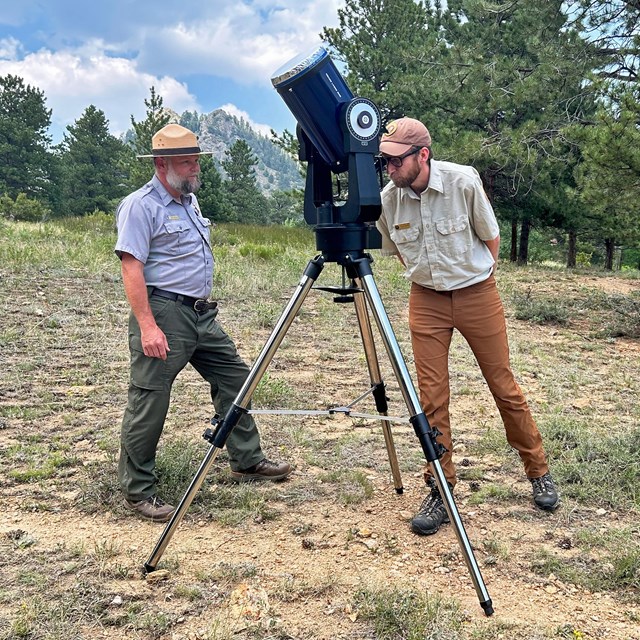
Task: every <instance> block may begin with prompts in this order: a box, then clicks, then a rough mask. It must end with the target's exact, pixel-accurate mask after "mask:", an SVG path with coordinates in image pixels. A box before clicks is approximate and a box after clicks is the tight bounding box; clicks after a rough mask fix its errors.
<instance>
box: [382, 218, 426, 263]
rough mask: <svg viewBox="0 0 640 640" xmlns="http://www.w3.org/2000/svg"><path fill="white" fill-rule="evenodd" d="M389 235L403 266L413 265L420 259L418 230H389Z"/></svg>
mask: <svg viewBox="0 0 640 640" xmlns="http://www.w3.org/2000/svg"><path fill="white" fill-rule="evenodd" d="M389 235H390V236H391V240H393V242H394V244H395V245H396V247H398V251H399V252H400V256H401V257H402V259H403V260H404V262H405V265H406V266H407V267H408V266H409V265H415V264H416V263H417V262H418V260H419V258H420V245H421V242H420V229H419V228H418V227H409V228H408V229H395V228H393V229H391V231H390V233H389Z"/></svg>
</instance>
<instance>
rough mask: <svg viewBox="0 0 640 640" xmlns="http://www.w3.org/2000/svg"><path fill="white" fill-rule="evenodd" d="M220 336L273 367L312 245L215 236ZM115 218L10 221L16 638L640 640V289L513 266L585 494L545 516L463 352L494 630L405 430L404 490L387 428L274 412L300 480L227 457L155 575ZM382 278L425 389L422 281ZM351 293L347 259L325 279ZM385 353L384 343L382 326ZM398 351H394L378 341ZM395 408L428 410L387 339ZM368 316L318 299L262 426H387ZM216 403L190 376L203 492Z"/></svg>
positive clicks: (11, 569) (171, 428)
mask: <svg viewBox="0 0 640 640" xmlns="http://www.w3.org/2000/svg"><path fill="white" fill-rule="evenodd" d="M212 236H213V245H214V253H215V257H216V274H215V278H214V293H213V297H215V299H216V300H218V304H219V307H220V313H219V316H218V319H219V321H220V323H221V324H222V326H223V327H224V329H225V330H226V331H227V333H229V334H230V335H231V336H232V337H233V338H234V340H235V341H236V344H237V346H238V349H239V352H240V354H241V355H242V356H243V357H244V359H245V360H246V361H247V362H248V363H249V364H250V363H251V362H253V360H254V359H255V358H256V356H257V355H258V353H259V352H260V350H261V348H262V346H263V345H264V343H265V341H266V340H267V339H268V337H269V335H270V333H271V331H272V329H273V326H274V324H275V322H276V321H277V319H278V318H279V316H280V314H281V312H282V309H283V308H284V306H285V304H286V303H287V301H288V300H289V298H290V296H291V295H292V293H293V291H294V289H295V287H296V285H297V284H298V282H299V280H300V277H301V275H302V273H303V271H304V268H305V267H306V265H307V262H308V261H309V260H310V259H311V258H313V257H314V256H315V255H316V253H317V252H316V250H315V244H314V235H313V233H312V231H311V230H310V229H308V228H287V227H249V226H239V225H218V226H216V227H215V228H214V230H213V232H212ZM114 242H115V230H114V227H113V219H112V218H111V217H109V216H107V215H103V214H97V215H94V216H87V217H85V218H73V219H65V220H57V221H55V220H54V221H50V222H44V223H25V222H12V221H8V220H2V219H0V287H1V289H0V366H1V375H0V496H1V504H2V510H1V516H0V574H1V575H2V580H1V581H0V638H3V639H11V640H14V639H18V638H25V639H26V638H29V639H43V640H44V639H46V640H59V639H60V640H61V639H62V638H64V639H65V640H75V639H81V638H82V639H84V638H110V639H121V638H122V639H124V638H127V639H129V638H144V639H148V638H152V639H160V638H162V639H164V638H166V639H173V640H179V639H183V640H187V639H189V640H192V639H198V640H227V639H231V638H238V639H261V640H266V639H279V640H285V639H292V640H293V639H295V640H310V639H326V640H329V639H331V640H334V639H341V640H356V639H365V638H366V639H369V638H370V639H374V638H375V639H382V640H400V639H411V640H418V639H421V640H422V639H425V640H426V639H433V640H436V639H438V640H463V639H464V640H467V639H468V640H498V639H502V638H504V639H507V638H508V639H512V638H518V639H528V640H547V639H549V640H551V639H572V640H596V639H598V640H605V639H606V640H640V402H639V400H638V398H640V375H639V374H640V367H639V365H638V362H639V358H640V273H638V272H637V271H633V270H627V271H625V272H615V273H610V272H604V271H599V270H597V269H594V268H580V269H576V270H566V269H565V268H563V267H562V266H560V265H557V264H552V263H544V264H538V265H532V266H527V267H516V266H513V265H511V264H509V263H507V262H504V261H503V262H501V263H500V265H499V268H498V271H497V276H496V277H497V279H498V285H499V288H500V291H501V293H502V296H503V301H504V304H505V310H506V314H507V321H508V326H509V335H510V341H511V355H512V365H513V369H514V371H515V373H516V377H517V378H518V381H519V382H520V385H521V386H522V388H523V390H524V392H525V395H526V396H527V399H528V401H529V403H530V405H531V407H532V409H533V412H534V415H535V417H536V420H537V422H538V425H539V428H540V431H541V432H542V434H543V438H544V442H545V449H546V451H547V454H548V457H549V459H550V463H551V470H552V473H553V475H554V478H555V479H556V481H557V483H558V485H559V488H560V491H561V496H562V504H561V507H560V508H559V509H558V510H557V511H556V512H554V513H541V512H539V511H537V510H536V509H535V508H534V507H533V505H532V503H531V498H530V486H529V483H528V482H527V480H526V478H524V474H523V472H522V466H521V464H520V462H519V459H518V457H517V456H516V455H515V454H514V452H513V451H512V450H511V449H510V448H509V447H508V445H507V443H506V440H505V437H504V431H503V429H502V425H501V422H500V417H499V415H498V412H497V410H496V408H495V405H494V404H493V402H492V399H491V397H490V394H489V392H488V390H487V388H486V384H485V383H484V380H483V379H482V376H481V374H480V371H479V369H478V367H477V365H476V363H475V361H474V360H473V356H472V354H471V352H470V350H469V349H468V347H467V346H466V344H465V343H464V341H463V340H462V339H460V337H459V336H456V337H455V339H454V343H453V347H452V352H451V359H450V360H451V362H450V368H451V388H452V406H451V409H452V422H453V432H454V437H455V447H454V458H455V460H456V462H457V465H458V472H459V478H460V481H459V483H458V486H457V487H456V491H455V496H454V497H455V499H456V504H457V506H458V509H459V511H460V514H461V517H462V520H463V522H464V525H465V528H466V530H467V533H468V535H469V538H470V540H471V542H472V544H473V548H474V553H475V554H476V558H477V560H478V563H479V566H480V569H481V572H482V575H483V577H484V579H485V582H486V584H487V589H488V591H489V593H490V595H491V597H492V599H493V602H494V608H495V614H494V615H493V616H491V617H489V618H487V617H485V616H484V615H483V614H482V611H481V609H480V607H479V606H478V602H477V597H476V594H475V592H474V589H473V586H472V584H471V581H470V578H469V574H468V571H467V568H466V566H465V564H464V562H463V559H462V555H461V553H460V551H459V548H458V544H457V541H456V539H455V536H454V533H453V531H452V530H451V527H445V528H443V530H442V531H441V532H439V533H438V534H437V535H436V536H433V537H430V538H419V537H416V536H414V535H413V534H412V533H411V532H410V530H409V525H408V522H407V520H408V519H410V517H411V515H412V513H413V512H414V511H415V509H416V508H417V507H418V505H419V504H420V502H421V500H422V498H423V497H424V483H423V481H422V472H421V469H422V466H423V463H424V458H423V455H422V452H421V450H420V447H419V445H418V441H417V439H416V437H415V435H414V433H413V430H412V428H411V427H410V425H408V424H407V423H406V422H400V421H398V422H397V423H394V426H393V437H394V443H395V447H396V449H397V454H398V460H399V464H400V471H401V474H402V480H403V483H404V491H403V492H402V493H401V494H398V493H397V492H396V491H394V486H393V481H392V478H391V474H390V469H389V462H388V458H387V452H386V449H385V446H384V440H383V437H382V433H381V429H380V425H379V421H378V420H376V419H375V417H365V418H362V417H357V418H352V417H347V416H344V415H340V414H338V415H318V414H309V415H302V414H284V415H282V414H275V413H264V414H258V415H257V420H258V424H259V427H260V431H261V434H262V439H263V443H264V447H265V450H266V451H267V453H268V455H270V456H271V457H273V458H278V459H287V460H289V461H291V462H292V463H293V464H294V465H295V472H294V474H293V475H292V477H291V478H290V479H289V480H287V481H285V482H283V483H278V484H269V485H253V484H246V485H236V484H233V483H231V482H230V481H229V479H228V477H227V470H228V467H227V464H226V458H225V456H226V453H225V452H224V450H223V451H222V452H221V453H220V455H219V456H218V458H217V460H216V461H215V463H214V466H213V468H212V469H211V471H210V473H209V474H208V476H207V478H206V480H205V483H204V484H203V486H202V488H201V489H200V491H199V492H198V494H197V496H196V498H195V500H194V503H193V504H192V505H191V508H190V510H189V512H188V513H187V515H186V517H185V519H184V520H183V522H182V523H181V525H180V527H179V528H178V530H177V532H176V534H175V536H174V538H173V539H172V540H171V542H170V544H169V545H168V547H167V550H166V552H165V554H164V556H163V558H162V560H161V562H160V564H159V566H158V569H159V570H158V571H157V572H154V573H152V574H149V575H148V576H146V575H145V574H144V572H143V571H142V565H143V563H144V562H145V560H146V559H147V557H148V555H149V553H150V552H151V550H152V549H153V547H154V545H155V543H156V541H157V539H158V537H159V536H160V534H161V532H162V525H157V524H153V523H148V522H143V521H141V520H138V519H136V517H135V516H133V515H132V514H131V513H129V512H127V511H126V510H125V509H124V507H123V505H122V499H121V496H120V494H119V490H118V487H117V482H116V466H117V458H118V447H119V428H120V420H121V417H122V412H123V409H124V405H125V403H126V389H127V383H128V349H127V316H128V304H127V302H126V299H125V296H124V292H123V288H122V281H121V277H120V272H119V262H118V260H117V258H116V257H115V256H114V254H113V245H114ZM372 254H373V259H374V262H373V271H374V277H375V280H376V283H377V286H378V289H379V291H380V294H381V297H382V299H383V301H384V303H385V308H386V311H387V313H388V316H389V319H390V321H391V323H392V326H393V328H394V331H395V333H396V337H397V340H398V344H399V345H400V348H401V350H402V352H403V354H404V357H405V360H406V362H407V365H408V367H409V370H410V372H411V374H412V375H413V373H414V370H413V362H412V357H411V345H410V340H409V335H408V328H407V293H408V284H407V282H406V281H405V279H404V278H403V276H402V269H401V266H400V264H399V263H398V262H397V261H396V260H393V259H390V258H382V257H380V256H379V255H378V254H377V252H376V251H373V252H372ZM341 283H342V273H341V271H340V268H339V267H338V266H337V265H334V264H328V265H327V266H326V268H325V270H324V272H323V273H322V275H321V277H320V278H319V281H318V283H317V284H318V285H321V286H337V285H341ZM374 335H375V337H376V340H377V332H376V331H375V327H374ZM378 342H379V341H378ZM377 349H378V357H379V360H380V366H381V369H382V373H383V378H384V381H385V384H386V386H387V395H388V396H389V414H390V415H392V416H399V417H401V416H405V415H406V407H405V406H403V402H402V398H401V394H400V392H399V390H398V389H397V385H396V381H395V379H394V376H393V372H392V371H391V369H390V366H389V364H388V361H387V358H386V354H385V353H384V349H383V346H382V344H381V343H379V344H377ZM368 388H369V376H368V371H367V363H366V358H365V355H364V353H363V348H362V342H361V339H360V335H359V331H358V325H357V322H356V318H355V314H354V310H353V306H352V305H350V304H336V303H335V302H334V300H333V295H332V294H331V293H327V292H326V291H322V290H318V289H314V290H312V291H311V292H310V294H309V296H308V298H307V299H306V300H305V302H304V304H303V306H302V308H301V310H300V313H299V314H298V317H297V318H296V320H295V321H294V323H293V324H292V326H291V328H290V329H289V331H288V332H287V334H286V336H285V339H284V340H283V343H282V345H281V346H280V348H279V349H278V351H277V353H276V355H275V357H274V359H273V362H272V363H271V365H270V367H269V368H268V370H267V372H266V373H265V375H264V376H263V378H262V379H261V381H260V384H259V386H258V388H257V390H256V393H255V394H254V397H253V399H252V406H253V408H254V409H255V410H264V411H273V410H276V409H282V410H286V411H289V412H292V411H298V410H310V411H317V410H327V409H329V408H332V407H342V406H346V405H348V404H349V403H351V402H353V401H354V400H355V399H357V398H359V397H360V396H361V395H363V399H362V400H361V401H359V402H358V404H357V406H356V410H357V411H360V412H363V413H366V414H373V413H375V404H374V403H373V401H372V399H371V397H370V396H367V395H364V394H366V391H367V390H368ZM211 415H212V407H211V403H210V399H209V395H208V391H207V389H206V386H205V384H204V382H203V381H202V380H201V379H200V378H199V377H198V375H197V374H196V373H195V371H194V370H192V369H191V368H190V367H188V368H187V369H185V371H183V372H182V374H181V375H180V376H179V378H178V380H177V381H176V384H175V386H174V390H173V397H172V404H171V408H170V413H169V416H168V419H167V424H166V427H165V431H164V434H163V439H162V441H161V448H160V451H159V460H158V465H159V475H160V487H161V492H162V495H163V496H164V497H165V498H166V499H167V500H169V501H174V504H175V503H176V502H177V501H179V500H180V499H181V497H182V496H183V494H184V491H185V490H186V487H187V486H188V483H189V482H190V480H191V478H192V477H193V474H194V473H195V471H196V469H197V467H198V465H199V464H200V462H201V460H202V458H203V457H204V455H205V454H206V452H207V450H208V447H209V445H208V443H207V442H206V441H205V440H204V439H203V438H202V434H203V432H204V430H205V429H206V428H207V427H208V426H209V421H210V418H211Z"/></svg>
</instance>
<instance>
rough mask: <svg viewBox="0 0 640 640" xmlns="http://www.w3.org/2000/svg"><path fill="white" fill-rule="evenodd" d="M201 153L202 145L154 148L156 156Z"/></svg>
mask: <svg viewBox="0 0 640 640" xmlns="http://www.w3.org/2000/svg"><path fill="white" fill-rule="evenodd" d="M198 153H201V151H200V147H182V148H180V149H154V150H153V155H154V156H192V155H195V154H198Z"/></svg>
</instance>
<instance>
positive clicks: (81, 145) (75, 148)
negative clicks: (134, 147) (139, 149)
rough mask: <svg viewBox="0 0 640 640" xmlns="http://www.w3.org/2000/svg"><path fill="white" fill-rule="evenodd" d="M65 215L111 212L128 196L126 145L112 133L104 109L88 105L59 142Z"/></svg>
mask: <svg viewBox="0 0 640 640" xmlns="http://www.w3.org/2000/svg"><path fill="white" fill-rule="evenodd" d="M59 153H60V163H61V168H62V199H63V203H62V204H63V208H64V212H65V215H70V216H82V215H86V214H89V213H93V211H95V210H100V211H106V212H111V211H113V210H114V209H115V205H116V204H117V201H118V200H119V199H120V198H122V197H123V196H124V195H126V193H127V191H128V187H127V184H126V178H127V175H126V173H125V172H124V171H123V168H124V162H123V159H124V158H126V157H128V151H127V148H126V147H125V145H124V144H123V143H122V142H120V140H118V139H117V138H116V137H115V136H113V135H111V134H110V133H109V122H108V121H107V119H106V118H105V115H104V112H103V111H101V110H100V109H97V108H96V107H95V106H93V105H90V106H88V107H87V108H86V109H85V111H84V113H83V114H82V116H81V117H80V118H79V119H78V120H76V121H75V123H74V124H72V125H69V126H68V127H67V132H66V133H65V134H64V139H63V141H62V142H61V143H60V145H59Z"/></svg>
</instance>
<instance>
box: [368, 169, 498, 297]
mask: <svg viewBox="0 0 640 640" xmlns="http://www.w3.org/2000/svg"><path fill="white" fill-rule="evenodd" d="M381 197H382V215H381V216H380V219H379V220H378V222H377V227H378V229H379V231H380V233H381V234H382V255H387V256H391V255H399V256H400V257H401V258H402V259H403V261H404V264H405V267H406V271H405V276H406V277H407V278H408V279H409V280H411V281H412V282H416V283H417V284H419V285H422V286H423V287H428V288H430V289H435V290H436V291H450V290H452V289H461V288H463V287H468V286H471V285H473V284H477V283H478V282H482V281H483V280H486V279H487V278H488V277H489V276H490V275H491V272H492V270H493V265H494V260H493V256H492V255H491V252H490V251H489V249H488V247H487V245H486V244H485V243H484V241H485V240H494V239H495V238H497V237H498V235H499V234H500V229H499V227H498V223H497V221H496V217H495V214H494V212H493V209H492V207H491V204H490V203H489V199H488V198H487V195H486V193H485V192H484V188H483V186H482V180H481V179H480V175H479V174H478V172H477V171H476V170H475V169H474V168H473V167H468V166H463V165H460V164H454V163H452V162H441V161H438V160H432V161H431V168H430V174H429V185H428V186H427V188H426V189H425V190H424V191H423V192H422V193H421V194H420V196H418V195H416V194H415V193H414V191H413V190H412V189H410V188H398V187H396V186H395V185H394V184H393V182H389V184H388V185H387V186H386V187H385V188H384V189H383V191H382V195H381Z"/></svg>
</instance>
